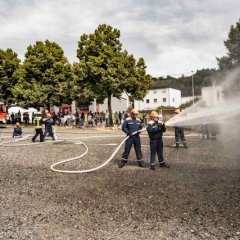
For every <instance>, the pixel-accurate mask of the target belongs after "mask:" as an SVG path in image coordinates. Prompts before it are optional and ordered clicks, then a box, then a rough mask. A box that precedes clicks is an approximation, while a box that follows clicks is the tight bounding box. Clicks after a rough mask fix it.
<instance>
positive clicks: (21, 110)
mask: <svg viewBox="0 0 240 240" xmlns="http://www.w3.org/2000/svg"><path fill="white" fill-rule="evenodd" d="M19 111H20V113H25V112H27V111H28V110H27V109H24V108H21V107H10V108H9V109H8V114H11V113H18V112H19Z"/></svg>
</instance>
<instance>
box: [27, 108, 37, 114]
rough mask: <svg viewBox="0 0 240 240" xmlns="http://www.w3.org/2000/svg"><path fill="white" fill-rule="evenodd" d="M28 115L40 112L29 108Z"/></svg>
mask: <svg viewBox="0 0 240 240" xmlns="http://www.w3.org/2000/svg"><path fill="white" fill-rule="evenodd" d="M27 111H28V113H36V112H37V111H38V110H37V109H36V108H29V109H28V110H27Z"/></svg>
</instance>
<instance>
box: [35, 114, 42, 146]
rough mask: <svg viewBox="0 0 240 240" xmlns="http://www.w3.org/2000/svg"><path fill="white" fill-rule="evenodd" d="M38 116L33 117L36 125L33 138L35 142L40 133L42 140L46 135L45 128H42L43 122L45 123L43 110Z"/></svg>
mask: <svg viewBox="0 0 240 240" xmlns="http://www.w3.org/2000/svg"><path fill="white" fill-rule="evenodd" d="M35 115H36V117H35V118H34V119H33V124H34V127H35V135H34V137H33V138H32V141H33V142H35V139H36V138H37V136H38V135H40V142H43V141H44V137H43V129H42V124H43V120H42V114H41V112H37V113H36V114H35Z"/></svg>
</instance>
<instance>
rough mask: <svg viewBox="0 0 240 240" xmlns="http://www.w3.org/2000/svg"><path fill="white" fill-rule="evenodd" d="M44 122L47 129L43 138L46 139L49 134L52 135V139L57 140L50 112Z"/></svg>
mask: <svg viewBox="0 0 240 240" xmlns="http://www.w3.org/2000/svg"><path fill="white" fill-rule="evenodd" d="M44 124H45V131H44V135H43V138H44V139H45V137H46V136H47V134H49V135H50V136H51V137H52V140H55V137H54V134H53V127H52V125H53V120H52V116H51V114H50V113H48V114H47V119H46V120H45V121H44Z"/></svg>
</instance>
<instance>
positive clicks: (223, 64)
mask: <svg viewBox="0 0 240 240" xmlns="http://www.w3.org/2000/svg"><path fill="white" fill-rule="evenodd" d="M224 45H225V47H226V48H227V50H228V52H227V56H223V57H222V58H217V60H218V65H219V68H220V69H221V70H225V69H230V68H234V67H238V66H240V20H239V21H238V22H237V23H236V26H233V25H232V26H231V28H230V32H229V34H228V39H227V40H226V41H224Z"/></svg>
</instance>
